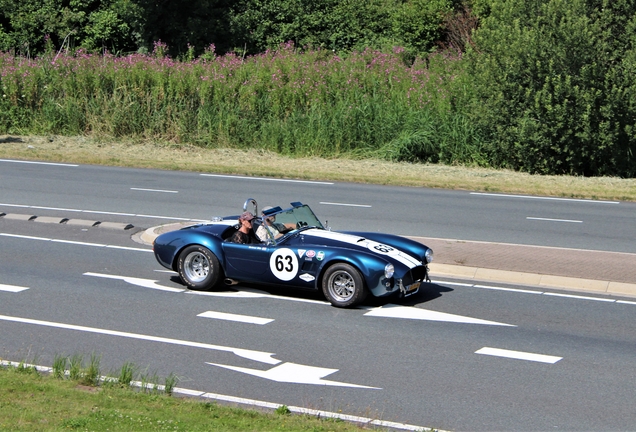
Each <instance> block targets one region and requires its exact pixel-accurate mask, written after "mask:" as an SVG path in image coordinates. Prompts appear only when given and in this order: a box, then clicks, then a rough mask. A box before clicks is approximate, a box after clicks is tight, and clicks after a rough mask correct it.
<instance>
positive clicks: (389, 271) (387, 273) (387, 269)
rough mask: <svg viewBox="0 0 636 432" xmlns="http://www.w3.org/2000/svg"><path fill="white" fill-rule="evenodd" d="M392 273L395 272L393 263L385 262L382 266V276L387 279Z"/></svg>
mask: <svg viewBox="0 0 636 432" xmlns="http://www.w3.org/2000/svg"><path fill="white" fill-rule="evenodd" d="M393 273H395V267H393V264H387V265H385V266H384V277H385V278H387V279H391V278H392V277H393Z"/></svg>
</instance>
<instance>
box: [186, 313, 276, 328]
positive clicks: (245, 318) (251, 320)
mask: <svg viewBox="0 0 636 432" xmlns="http://www.w3.org/2000/svg"><path fill="white" fill-rule="evenodd" d="M197 316H198V317H201V318H212V319H218V320H224V321H234V322H241V323H247V324H258V325H265V324H269V323H271V322H274V320H273V319H271V318H260V317H255V316H249V315H238V314H230V313H225V312H214V311H207V312H203V313H200V314H199V315H197Z"/></svg>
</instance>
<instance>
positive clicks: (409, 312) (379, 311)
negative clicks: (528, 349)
mask: <svg viewBox="0 0 636 432" xmlns="http://www.w3.org/2000/svg"><path fill="white" fill-rule="evenodd" d="M364 316H375V317H384V318H404V319H416V320H425V321H443V322H454V323H463V324H484V325H498V326H508V327H516V326H515V325H512V324H504V323H498V322H495V321H486V320H482V319H478V318H470V317H465V316H461V315H453V314H449V313H444V312H436V311H430V310H426V309H420V308H414V307H411V306H398V305H394V304H388V305H385V306H382V307H379V308H375V309H371V310H370V311H369V312H367V313H365V314H364Z"/></svg>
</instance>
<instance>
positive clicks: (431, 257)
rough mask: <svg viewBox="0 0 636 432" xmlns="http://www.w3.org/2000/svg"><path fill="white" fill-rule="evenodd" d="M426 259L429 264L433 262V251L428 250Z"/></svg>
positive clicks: (425, 255)
mask: <svg viewBox="0 0 636 432" xmlns="http://www.w3.org/2000/svg"><path fill="white" fill-rule="evenodd" d="M424 259H425V260H426V262H427V263H431V262H433V249H426V253H425V254H424Z"/></svg>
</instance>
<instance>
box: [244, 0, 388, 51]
mask: <svg viewBox="0 0 636 432" xmlns="http://www.w3.org/2000/svg"><path fill="white" fill-rule="evenodd" d="M397 1H398V0H389V1H383V0H315V1H312V2H307V1H303V0H243V1H241V2H238V4H237V5H236V6H234V7H233V14H234V19H233V29H234V34H235V35H237V42H240V43H241V44H242V45H243V46H244V47H246V48H247V50H248V52H252V53H253V52H261V51H264V50H266V49H268V48H274V47H277V46H278V45H280V44H281V43H285V42H288V41H292V42H294V44H295V45H297V46H312V47H323V48H327V49H332V50H335V51H343V50H350V49H352V48H354V47H356V48H357V47H362V46H371V47H377V46H379V45H381V44H382V43H383V41H385V40H386V39H387V38H388V37H389V36H390V33H391V21H390V12H391V9H392V8H394V7H395V4H397Z"/></svg>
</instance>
